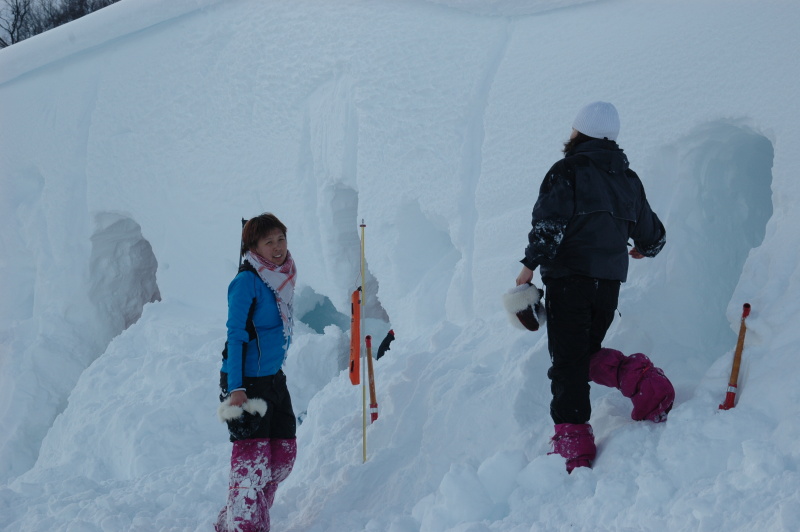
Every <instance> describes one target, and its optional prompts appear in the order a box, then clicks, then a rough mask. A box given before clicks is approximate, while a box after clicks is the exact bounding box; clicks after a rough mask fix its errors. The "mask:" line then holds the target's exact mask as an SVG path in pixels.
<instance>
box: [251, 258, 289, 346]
mask: <svg viewBox="0 0 800 532" xmlns="http://www.w3.org/2000/svg"><path fill="white" fill-rule="evenodd" d="M244 258H245V260H246V261H247V262H249V263H250V264H252V265H253V268H255V269H256V272H258V276H259V277H261V280H262V281H264V284H266V285H267V286H268V287H269V288H270V289H271V290H272V292H273V293H274V294H275V300H276V301H277V302H278V311H279V312H280V314H281V320H282V321H283V337H284V338H286V340H287V341H288V340H289V338H291V336H292V326H293V324H294V321H293V320H294V318H293V315H292V300H293V299H294V285H295V283H296V282H297V268H296V267H295V265H294V259H293V258H292V254H291V253H289V250H286V260H285V261H284V263H283V264H281V265H280V266H278V265H277V264H274V263H272V262H270V261H269V260H267V259H265V258H264V257H262V256H261V255H259V254H258V253H255V252H252V251H248V252H247V253H246V254H245V256H244Z"/></svg>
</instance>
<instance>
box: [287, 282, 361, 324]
mask: <svg viewBox="0 0 800 532" xmlns="http://www.w3.org/2000/svg"><path fill="white" fill-rule="evenodd" d="M295 312H296V313H297V316H298V319H299V320H300V321H301V322H303V323H305V324H306V325H308V326H309V327H310V328H311V329H313V330H314V332H316V333H317V334H322V333H323V331H324V330H325V327H327V326H329V325H336V326H337V327H339V328H340V329H341V330H343V331H347V330H348V327H349V326H350V317H349V316H346V315H344V314H343V313H341V312H339V311H338V310H336V307H335V306H334V305H333V303H332V302H331V300H330V298H328V297H326V296H324V295H322V294H318V293H317V292H316V291H314V289H313V288H311V287H310V286H303V287H302V288H300V289H299V290H298V293H297V298H296V300H295Z"/></svg>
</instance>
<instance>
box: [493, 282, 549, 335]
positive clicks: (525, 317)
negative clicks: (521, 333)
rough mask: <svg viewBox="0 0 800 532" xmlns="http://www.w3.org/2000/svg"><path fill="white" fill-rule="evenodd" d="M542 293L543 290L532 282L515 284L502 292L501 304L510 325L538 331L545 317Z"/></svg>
mask: <svg viewBox="0 0 800 532" xmlns="http://www.w3.org/2000/svg"><path fill="white" fill-rule="evenodd" d="M543 295H544V290H542V289H541V288H537V287H536V285H534V284H532V283H525V284H521V285H519V286H515V287H514V288H512V289H511V290H509V291H508V292H506V293H505V294H503V306H504V307H505V309H506V312H507V313H508V319H509V321H510V322H511V325H513V326H514V327H516V328H517V329H523V330H528V331H538V330H539V327H541V326H542V325H544V322H545V320H546V319H547V313H546V312H545V309H544V304H543V303H542V296H543Z"/></svg>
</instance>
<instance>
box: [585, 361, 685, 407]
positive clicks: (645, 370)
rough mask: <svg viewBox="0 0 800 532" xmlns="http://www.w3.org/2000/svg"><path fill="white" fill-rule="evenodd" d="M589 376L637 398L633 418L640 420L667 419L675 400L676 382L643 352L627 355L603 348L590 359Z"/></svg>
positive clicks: (634, 398) (634, 401)
mask: <svg viewBox="0 0 800 532" xmlns="http://www.w3.org/2000/svg"><path fill="white" fill-rule="evenodd" d="M589 378H590V379H591V381H592V382H595V383H597V384H602V385H603V386H609V387H611V388H617V389H619V390H620V391H621V392H622V395H624V396H625V397H629V398H630V399H631V402H633V411H632V412H631V418H632V419H634V420H636V421H642V420H645V419H647V420H650V421H652V422H654V423H660V422H662V421H666V420H667V414H668V413H669V411H670V410H671V409H672V405H673V403H674V402H675V388H673V386H672V383H671V382H670V381H669V379H668V378H667V376H666V375H664V372H663V371H662V370H661V369H660V368H657V367H655V366H654V365H653V363H652V362H651V361H650V359H649V358H647V356H646V355H644V354H642V353H635V354H633V355H631V356H629V357H626V356H625V355H623V354H622V353H621V352H619V351H617V350H616V349H606V348H603V349H601V350H600V351H598V352H597V353H594V354H593V355H592V356H591V358H590V360H589Z"/></svg>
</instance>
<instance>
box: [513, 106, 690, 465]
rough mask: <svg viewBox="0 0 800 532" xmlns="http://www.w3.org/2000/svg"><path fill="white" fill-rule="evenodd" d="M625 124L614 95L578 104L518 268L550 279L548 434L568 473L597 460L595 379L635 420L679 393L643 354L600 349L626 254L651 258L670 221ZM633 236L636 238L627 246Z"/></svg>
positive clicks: (658, 415)
mask: <svg viewBox="0 0 800 532" xmlns="http://www.w3.org/2000/svg"><path fill="white" fill-rule="evenodd" d="M619 125H620V124H619V115H618V114H617V109H616V108H615V107H614V106H613V105H612V104H610V103H607V102H593V103H590V104H589V105H586V106H585V107H584V108H583V109H581V110H580V112H579V113H578V116H577V117H576V118H575V121H574V122H573V125H572V128H573V129H572V135H571V136H570V140H569V141H568V142H567V143H566V144H565V146H564V158H563V159H561V160H560V161H558V162H556V163H555V164H554V165H553V166H552V167H551V168H550V170H549V171H548V173H547V175H546V176H545V178H544V181H543V182H542V185H541V187H540V189H539V196H538V198H537V200H536V204H535V205H534V207H533V215H532V222H531V225H532V228H531V231H530V233H529V234H528V246H527V248H526V249H525V258H524V259H522V261H521V262H522V264H523V267H522V271H521V272H520V274H519V276H518V277H517V285H522V284H525V283H529V282H530V281H531V280H532V278H533V270H535V269H536V268H537V267H540V272H541V276H542V280H543V281H544V284H545V288H546V293H545V307H546V311H547V337H548V350H549V351H550V359H551V362H552V366H551V367H550V369H549V370H548V372H547V376H548V377H549V378H550V381H551V385H550V388H551V391H552V394H553V399H552V401H551V403H550V415H551V417H552V418H553V422H554V423H555V427H554V428H555V435H554V436H553V439H552V442H553V450H554V452H555V453H557V454H560V455H561V456H563V457H564V458H565V459H566V465H567V471H568V472H572V470H573V469H574V468H576V467H591V465H592V462H593V461H594V458H595V454H596V447H595V443H594V434H593V432H592V427H591V425H589V418H590V416H591V411H592V408H591V404H590V402H589V389H590V387H589V381H594V382H597V383H599V384H604V385H606V386H613V387H615V388H620V389H621V390H622V392H623V394H625V395H626V396H627V397H630V398H631V399H632V401H633V403H634V411H633V414H632V417H633V418H634V419H649V420H651V421H655V422H659V421H664V420H665V419H666V415H667V412H668V411H669V409H670V408H671V407H672V401H673V399H674V397H675V392H674V390H673V389H672V385H671V384H670V383H669V381H668V380H667V378H666V377H665V376H664V373H663V372H662V371H661V370H660V369H658V368H655V367H654V366H653V364H652V362H650V360H649V359H648V358H647V357H646V356H644V355H642V354H641V353H638V354H636V355H633V356H631V357H625V356H624V355H623V354H622V353H620V352H619V351H613V350H610V349H601V344H602V341H603V339H604V338H605V335H606V331H608V328H609V326H610V325H611V322H612V321H613V320H614V313H615V312H616V309H617V302H618V298H619V289H620V283H622V282H624V281H625V280H626V278H627V273H628V260H629V259H628V256H630V257H632V258H634V259H641V258H643V257H655V256H656V255H657V254H658V253H659V252H660V251H661V249H662V248H663V247H664V244H665V243H666V231H665V230H664V226H663V225H662V224H661V221H660V220H659V219H658V216H656V214H655V213H654V212H653V211H652V210H651V208H650V205H649V203H648V202H647V197H646V195H645V192H644V186H643V185H642V182H641V181H640V180H639V176H637V175H636V173H635V172H634V171H633V170H631V169H630V168H629V166H628V159H627V156H626V155H625V154H624V153H623V151H622V149H620V147H619V146H618V145H617V143H616V139H617V135H618V134H619ZM629 239H632V240H633V242H634V245H635V247H633V248H632V249H631V250H630V252H628V248H627V246H628V240H629Z"/></svg>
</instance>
